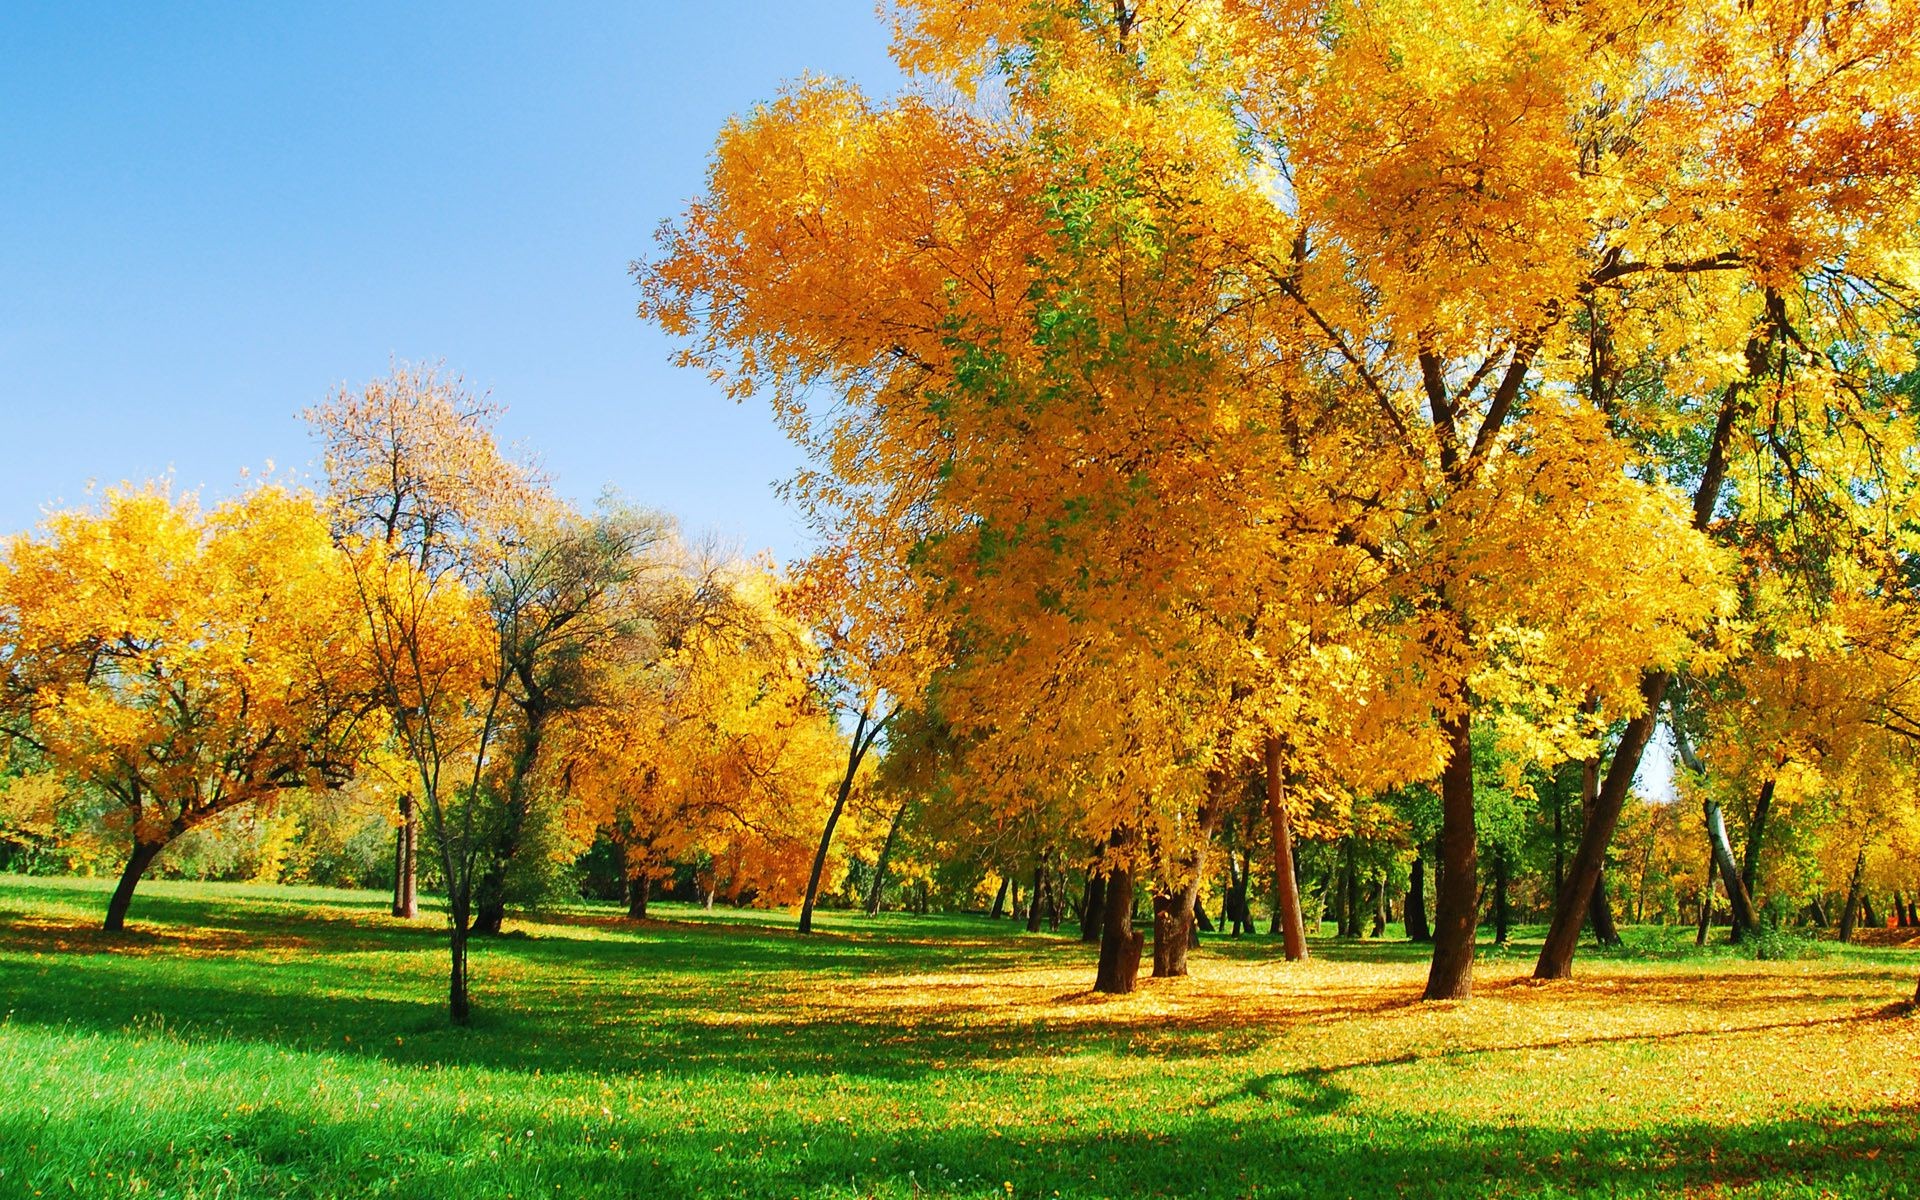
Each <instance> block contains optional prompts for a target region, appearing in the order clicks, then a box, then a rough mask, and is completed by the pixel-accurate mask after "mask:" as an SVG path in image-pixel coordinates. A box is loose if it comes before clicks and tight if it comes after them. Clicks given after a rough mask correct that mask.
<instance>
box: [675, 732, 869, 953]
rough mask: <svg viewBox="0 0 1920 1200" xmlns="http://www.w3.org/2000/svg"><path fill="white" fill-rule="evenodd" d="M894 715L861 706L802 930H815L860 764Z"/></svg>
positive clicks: (818, 855) (802, 914)
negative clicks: (836, 836) (823, 881)
mask: <svg viewBox="0 0 1920 1200" xmlns="http://www.w3.org/2000/svg"><path fill="white" fill-rule="evenodd" d="M892 719H893V714H892V713H888V714H887V715H886V716H884V717H881V718H879V719H878V720H875V719H874V716H873V712H872V710H871V709H868V708H862V709H861V710H860V717H859V720H857V721H856V722H854V726H853V740H852V741H850V742H849V743H847V769H846V770H845V771H843V772H841V775H840V788H839V791H838V792H837V793H835V795H834V797H833V811H832V812H829V813H828V814H827V827H826V828H825V829H823V830H821V831H820V846H819V848H818V849H817V850H815V851H814V853H813V871H812V872H811V873H810V874H809V875H808V876H807V897H806V900H805V901H804V902H803V903H802V904H801V906H800V932H801V933H812V932H813V906H814V904H815V903H816V902H817V901H818V900H819V899H820V876H821V875H823V874H825V873H826V869H827V850H828V848H829V847H831V846H832V845H833V827H834V826H836V825H838V824H839V823H840V814H841V813H842V812H845V811H846V807H847V797H848V796H850V795H852V794H853V781H854V779H855V777H857V776H858V775H859V774H860V763H861V761H862V760H863V759H865V758H866V756H867V751H868V750H870V749H872V747H873V743H874V739H876V738H878V737H879V736H880V731H881V729H883V728H884V727H885V726H886V724H887V722H888V721H890V720H892ZM707 907H708V908H712V907H713V893H712V892H708V893H707Z"/></svg>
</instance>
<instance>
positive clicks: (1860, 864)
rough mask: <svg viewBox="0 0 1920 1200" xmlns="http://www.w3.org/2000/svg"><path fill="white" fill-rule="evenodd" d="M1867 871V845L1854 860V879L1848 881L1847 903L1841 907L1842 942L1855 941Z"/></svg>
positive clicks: (1862, 846) (1863, 844)
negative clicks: (1857, 919) (1854, 931)
mask: <svg viewBox="0 0 1920 1200" xmlns="http://www.w3.org/2000/svg"><path fill="white" fill-rule="evenodd" d="M1866 870H1867V847H1866V843H1865V842H1862V843H1861V845H1860V853H1859V855H1858V856H1857V857H1856V858H1855V859H1854V860H1853V878H1851V879H1849V880H1848V881H1847V902H1846V903H1845V904H1842V905H1841V906H1840V940H1841V941H1843V942H1851V941H1852V940H1853V927H1854V924H1855V919H1856V917H1857V915H1858V913H1859V912H1860V883H1861V879H1862V878H1863V877H1864V876H1865V874H1866Z"/></svg>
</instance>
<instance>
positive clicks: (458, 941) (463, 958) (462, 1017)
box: [447, 911, 473, 1025]
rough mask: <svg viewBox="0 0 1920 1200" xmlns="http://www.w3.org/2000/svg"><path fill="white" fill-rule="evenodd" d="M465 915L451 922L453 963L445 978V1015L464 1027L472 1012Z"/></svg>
mask: <svg viewBox="0 0 1920 1200" xmlns="http://www.w3.org/2000/svg"><path fill="white" fill-rule="evenodd" d="M466 917H467V914H466V913H465V912H464V911H462V912H460V913H459V914H458V915H457V916H456V917H455V918H454V921H453V930H452V934H453V936H452V937H451V938H449V939H448V945H449V947H450V948H451V950H452V956H453V961H452V963H451V964H450V970H449V974H448V978H447V1014H448V1016H450V1017H451V1018H452V1019H453V1023H454V1024H455V1025H465V1024H466V1023H467V1022H468V1021H469V1020H471V1019H472V1015H473V1010H472V1006H471V1003H470V1001H469V1000H468V998H467V929H466V925H467V920H466Z"/></svg>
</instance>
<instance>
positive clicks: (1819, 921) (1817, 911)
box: [1807, 896, 1827, 929]
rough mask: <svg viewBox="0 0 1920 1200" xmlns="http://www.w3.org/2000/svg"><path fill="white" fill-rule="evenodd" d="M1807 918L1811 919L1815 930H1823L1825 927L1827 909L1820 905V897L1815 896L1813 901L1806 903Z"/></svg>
mask: <svg viewBox="0 0 1920 1200" xmlns="http://www.w3.org/2000/svg"><path fill="white" fill-rule="evenodd" d="M1807 916H1808V917H1809V918H1811V919H1812V921H1813V923H1814V926H1815V927H1816V928H1819V929H1825V928H1826V927H1827V908H1826V905H1824V904H1822V903H1820V897H1818V896H1815V897H1814V898H1813V899H1811V900H1809V901H1807Z"/></svg>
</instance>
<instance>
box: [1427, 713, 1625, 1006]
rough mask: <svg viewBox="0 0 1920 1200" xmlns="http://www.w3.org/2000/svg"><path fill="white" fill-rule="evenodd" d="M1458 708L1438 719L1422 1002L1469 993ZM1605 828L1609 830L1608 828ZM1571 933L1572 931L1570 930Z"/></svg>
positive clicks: (1469, 729)
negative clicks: (1433, 862)
mask: <svg viewBox="0 0 1920 1200" xmlns="http://www.w3.org/2000/svg"><path fill="white" fill-rule="evenodd" d="M1459 703H1460V705H1461V707H1460V711H1459V712H1458V713H1456V714H1454V715H1451V716H1449V717H1447V718H1446V719H1445V720H1444V721H1442V722H1441V725H1440V728H1441V732H1442V733H1443V734H1445V735H1446V739H1447V747H1448V753H1447V765H1446V768H1445V770H1444V771H1443V772H1442V773H1441V776H1440V866H1441V870H1440V885H1439V887H1438V888H1437V889H1435V890H1436V891H1437V893H1438V894H1437V895H1436V897H1435V903H1434V919H1433V925H1434V930H1433V962H1432V965H1431V966H1430V967H1429V968H1428V971H1427V990H1426V992H1425V998H1426V999H1428V1000H1466V999H1470V998H1471V997H1472V996H1473V952H1474V946H1473V935H1474V917H1475V916H1476V913H1475V911H1474V910H1475V907H1476V896H1475V889H1476V888H1477V886H1478V880H1479V874H1480V864H1479V854H1478V849H1477V846H1476V843H1475V836H1474V828H1473V713H1472V710H1471V709H1470V708H1468V707H1467V705H1466V697H1464V696H1462V697H1460V700H1459ZM1609 832H1611V830H1609ZM1576 932H1577V930H1576Z"/></svg>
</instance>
